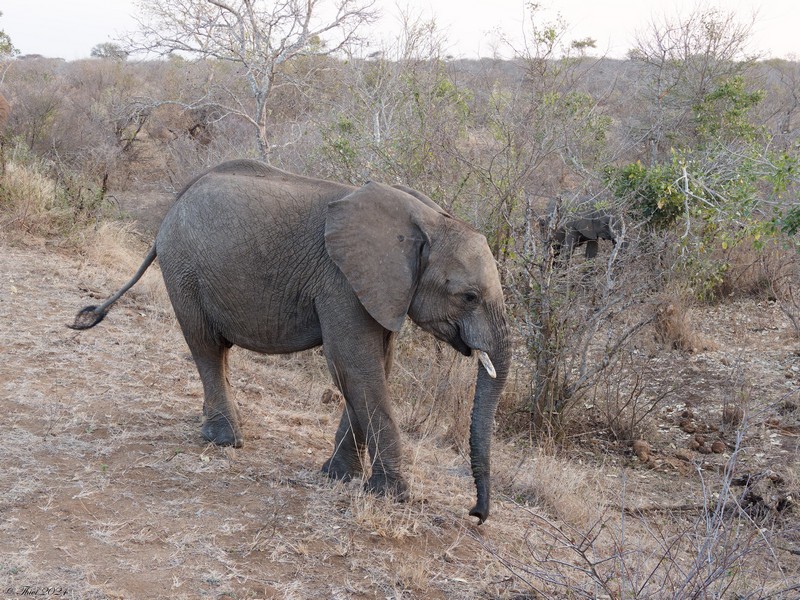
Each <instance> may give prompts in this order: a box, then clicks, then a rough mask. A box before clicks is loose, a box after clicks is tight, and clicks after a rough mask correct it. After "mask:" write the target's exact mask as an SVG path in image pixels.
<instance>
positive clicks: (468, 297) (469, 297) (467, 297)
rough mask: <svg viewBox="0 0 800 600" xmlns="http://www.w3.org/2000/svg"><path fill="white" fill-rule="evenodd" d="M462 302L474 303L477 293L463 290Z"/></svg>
mask: <svg viewBox="0 0 800 600" xmlns="http://www.w3.org/2000/svg"><path fill="white" fill-rule="evenodd" d="M463 298H464V302H466V303H467V304H475V303H476V302H477V301H478V294H476V293H475V292H464V295H463Z"/></svg>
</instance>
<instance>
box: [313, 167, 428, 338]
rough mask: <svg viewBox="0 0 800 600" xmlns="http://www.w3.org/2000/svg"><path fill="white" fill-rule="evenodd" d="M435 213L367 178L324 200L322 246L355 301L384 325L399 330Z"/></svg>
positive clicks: (406, 194)
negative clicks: (340, 195) (348, 190)
mask: <svg viewBox="0 0 800 600" xmlns="http://www.w3.org/2000/svg"><path fill="white" fill-rule="evenodd" d="M438 216H439V215H437V214H436V212H434V211H433V210H432V209H431V208H430V207H428V206H426V205H425V204H424V203H422V202H421V201H420V200H418V199H417V198H415V197H413V196H411V195H409V194H408V193H406V192H404V191H402V190H398V189H395V188H392V187H389V186H386V185H382V184H379V183H374V182H370V183H368V184H366V185H365V186H363V187H362V188H360V189H358V190H356V191H354V192H352V193H350V194H348V195H347V196H345V197H344V198H342V199H340V200H334V201H332V202H330V203H329V204H328V215H327V218H326V221H325V249H326V250H327V252H328V255H329V256H330V257H331V259H332V260H333V262H334V263H336V266H337V267H339V270H340V271H341V272H342V273H343V274H344V276H345V277H346V278H347V281H348V282H349V283H350V285H351V286H352V287H353V290H354V291H355V293H356V296H357V297H358V299H359V301H360V302H361V304H362V305H363V306H364V308H365V309H366V310H367V312H369V314H370V315H371V316H372V318H373V319H375V320H376V321H377V322H378V323H380V324H381V325H382V326H383V327H385V328H386V329H389V330H391V331H399V330H400V327H401V326H402V325H403V321H404V320H405V316H406V313H407V312H408V309H409V307H410V306H411V300H412V299H413V297H414V293H415V292H416V288H417V283H418V281H419V277H420V274H421V271H422V269H423V263H424V254H425V253H426V250H427V248H428V246H429V244H430V239H429V237H428V234H427V233H426V232H427V231H430V230H431V227H432V223H433V222H434V220H435V219H436V218H437V217H438Z"/></svg>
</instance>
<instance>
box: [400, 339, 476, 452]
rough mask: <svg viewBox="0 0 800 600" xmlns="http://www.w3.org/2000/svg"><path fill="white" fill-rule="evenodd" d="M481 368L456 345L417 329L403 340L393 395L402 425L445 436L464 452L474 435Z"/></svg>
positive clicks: (422, 433)
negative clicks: (474, 401) (471, 431)
mask: <svg viewBox="0 0 800 600" xmlns="http://www.w3.org/2000/svg"><path fill="white" fill-rule="evenodd" d="M476 371H477V366H476V364H475V361H474V359H468V358H464V357H462V356H461V355H460V354H458V353H456V352H455V351H454V350H453V349H452V348H450V346H448V345H446V344H444V343H442V342H439V341H437V340H435V339H434V338H433V337H431V336H430V335H428V334H427V333H424V332H422V331H421V330H419V329H417V328H416V327H413V326H412V327H407V328H406V329H404V330H403V333H402V334H401V335H400V336H399V339H398V341H397V346H396V351H395V362H394V368H393V377H392V381H391V386H392V389H391V395H392V397H393V398H395V399H396V400H397V410H398V412H400V423H401V427H402V429H403V430H404V431H406V432H407V433H409V434H411V435H414V436H417V437H420V438H424V437H428V436H434V437H439V438H441V439H442V440H443V441H444V443H445V444H447V445H450V446H452V447H454V448H456V449H463V448H464V447H465V445H466V442H467V440H468V435H469V426H470V416H471V411H472V398H473V395H474V390H475V377H476Z"/></svg>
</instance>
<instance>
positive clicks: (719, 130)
mask: <svg viewBox="0 0 800 600" xmlns="http://www.w3.org/2000/svg"><path fill="white" fill-rule="evenodd" d="M765 95H766V94H765V92H764V91H763V90H755V91H752V92H750V91H748V90H747V89H746V88H745V81H744V78H743V77H741V76H735V77H731V78H730V79H726V80H723V81H721V82H720V83H719V85H718V86H717V88H716V89H715V90H713V91H712V92H711V93H709V94H707V95H706V96H705V97H703V99H702V100H701V101H700V102H699V103H698V104H697V105H695V107H694V109H693V113H694V120H695V128H696V132H697V135H698V138H699V140H700V143H701V144H703V143H709V142H713V141H719V140H737V141H744V142H752V141H755V139H756V137H757V135H758V134H759V132H760V128H759V127H757V126H756V125H755V124H754V123H753V122H752V121H751V120H750V118H749V115H750V111H751V110H752V109H753V108H755V107H756V106H758V104H759V103H761V101H762V100H763V99H764V97H765Z"/></svg>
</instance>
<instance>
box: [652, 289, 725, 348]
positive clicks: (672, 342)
mask: <svg viewBox="0 0 800 600" xmlns="http://www.w3.org/2000/svg"><path fill="white" fill-rule="evenodd" d="M653 326H654V328H655V335H656V340H657V341H658V342H660V343H662V344H664V345H665V346H667V347H669V348H671V349H673V350H680V351H682V352H698V351H699V350H708V349H710V348H711V343H710V342H709V341H708V340H706V339H705V338H704V336H703V335H702V334H701V333H700V332H699V331H697V329H696V328H695V326H694V323H693V322H692V317H691V309H690V307H689V304H688V303H687V301H686V299H685V298H684V296H683V295H682V294H680V293H673V294H667V295H665V296H664V298H663V299H662V300H661V301H660V302H658V303H657V304H656V317H655V320H654V321H653Z"/></svg>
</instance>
